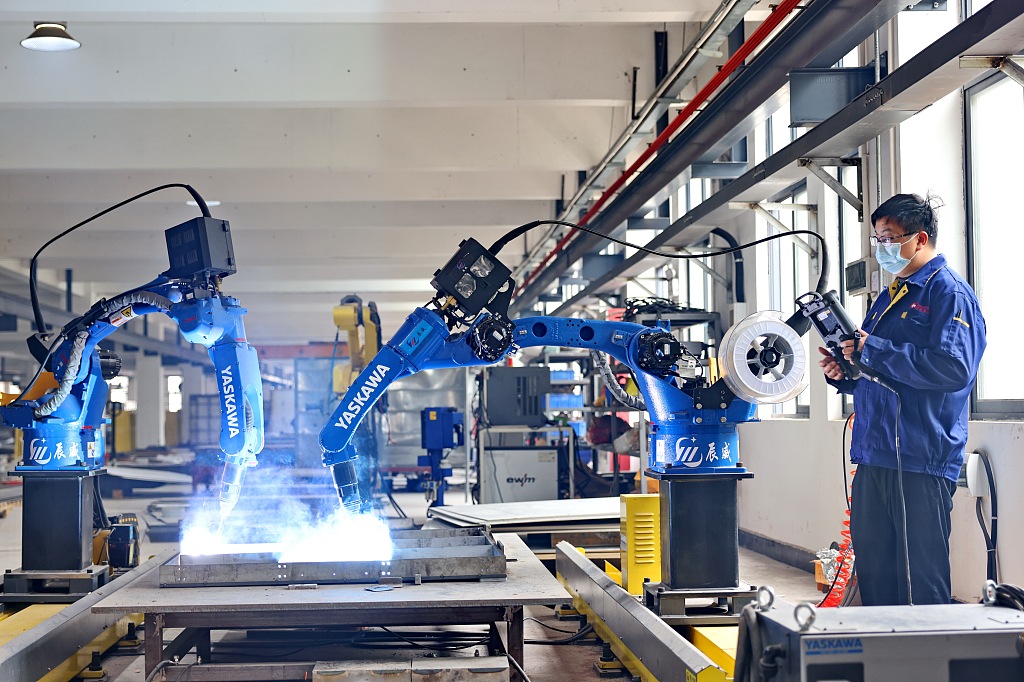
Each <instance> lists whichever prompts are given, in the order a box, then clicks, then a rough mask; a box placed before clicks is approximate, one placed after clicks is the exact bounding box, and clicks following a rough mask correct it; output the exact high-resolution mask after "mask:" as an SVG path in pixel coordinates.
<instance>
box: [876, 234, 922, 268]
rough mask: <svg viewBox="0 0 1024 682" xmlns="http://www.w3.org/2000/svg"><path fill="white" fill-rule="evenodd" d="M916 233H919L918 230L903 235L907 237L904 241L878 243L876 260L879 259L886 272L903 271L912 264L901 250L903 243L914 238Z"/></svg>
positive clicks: (879, 263)
mask: <svg viewBox="0 0 1024 682" xmlns="http://www.w3.org/2000/svg"><path fill="white" fill-rule="evenodd" d="M915 235H917V232H911V233H909V234H905V235H903V236H905V237H907V238H906V239H904V240H903V241H902V242H893V243H892V244H876V245H875V260H876V261H878V265H879V266H880V267H881V268H882V269H883V270H885V271H886V272H891V273H892V274H894V275H898V274H900V273H901V272H903V270H904V268H906V267H907V266H908V265H910V259H909V258H904V257H903V256H901V255H900V251H901V250H902V249H903V245H904V244H906V243H907V242H909V241H910V240H911V239H913V238H914V236H915Z"/></svg>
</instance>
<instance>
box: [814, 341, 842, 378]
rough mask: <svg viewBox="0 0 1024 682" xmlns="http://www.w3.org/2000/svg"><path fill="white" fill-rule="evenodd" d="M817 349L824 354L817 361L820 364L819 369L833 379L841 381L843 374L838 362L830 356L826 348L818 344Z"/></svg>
mask: <svg viewBox="0 0 1024 682" xmlns="http://www.w3.org/2000/svg"><path fill="white" fill-rule="evenodd" d="M818 351H820V352H821V354H822V355H824V356H825V357H823V358H822V359H821V361H820V362H819V363H818V364H820V365H821V370H822V371H823V372H825V376H827V377H828V378H829V379H834V380H835V381H842V380H843V376H844V375H843V370H841V369H839V363H838V362H836V359H835V358H834V357H832V354H831V353H829V352H828V350H827V349H826V348H822V347H821V346H818Z"/></svg>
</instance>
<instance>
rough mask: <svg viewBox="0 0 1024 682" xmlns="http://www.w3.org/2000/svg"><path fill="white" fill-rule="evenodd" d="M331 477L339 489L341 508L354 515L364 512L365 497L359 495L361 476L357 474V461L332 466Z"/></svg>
mask: <svg viewBox="0 0 1024 682" xmlns="http://www.w3.org/2000/svg"><path fill="white" fill-rule="evenodd" d="M331 475H332V476H333V477H334V485H335V487H336V488H337V489H338V498H339V499H340V500H341V506H342V507H344V508H345V510H346V511H349V512H351V513H353V514H359V513H360V512H362V510H363V497H362V495H361V494H360V493H359V475H358V473H357V472H356V463H355V460H348V461H347V462H339V463H338V464H333V465H331Z"/></svg>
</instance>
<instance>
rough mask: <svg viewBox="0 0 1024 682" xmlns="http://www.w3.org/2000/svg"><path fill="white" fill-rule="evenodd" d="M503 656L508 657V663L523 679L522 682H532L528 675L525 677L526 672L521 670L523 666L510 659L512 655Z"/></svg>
mask: <svg viewBox="0 0 1024 682" xmlns="http://www.w3.org/2000/svg"><path fill="white" fill-rule="evenodd" d="M505 656H506V657H508V662H509V663H511V664H512V667H514V668H515V669H516V670H518V671H519V675H520V677H522V678H523V682H532V681H531V680H530V677H529V675H527V674H526V671H525V670H523V666H521V665H519V661H517V660H516V659H514V658H512V654H505Z"/></svg>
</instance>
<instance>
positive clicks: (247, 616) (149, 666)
mask: <svg viewBox="0 0 1024 682" xmlns="http://www.w3.org/2000/svg"><path fill="white" fill-rule="evenodd" d="M495 539H497V540H499V541H500V542H502V543H503V544H504V547H505V556H506V557H507V573H508V577H507V579H506V580H499V581H466V582H455V581H451V582H424V583H423V584H422V585H405V586H404V587H402V588H398V589H394V590H390V591H383V592H369V591H367V590H366V587H367V585H320V586H319V587H318V588H317V589H315V590H296V589H287V588H286V587H285V586H284V585H281V586H277V585H274V586H260V587H180V588H179V587H174V588H171V587H165V588H161V587H160V586H159V570H158V566H154V567H153V569H152V570H150V571H149V572H148V573H147V574H145V575H143V576H141V577H140V578H139V579H138V580H136V581H134V582H132V583H131V584H129V585H127V586H126V587H125V588H124V589H121V590H117V591H116V592H114V593H113V594H111V595H109V596H108V597H106V598H105V599H103V600H102V601H100V602H99V603H97V604H96V605H95V606H93V609H92V610H93V612H95V613H142V614H144V615H145V628H146V642H145V647H146V675H147V676H148V675H149V674H150V673H151V672H152V670H153V669H154V668H155V667H156V666H157V664H158V663H159V662H160V661H161V660H164V659H169V658H171V657H173V656H176V655H177V656H181V655H184V654H185V653H187V652H188V651H190V650H191V649H192V647H193V646H194V647H195V648H196V651H197V653H198V654H200V655H201V656H202V657H203V660H204V661H208V660H210V659H209V654H210V631H211V630H218V629H220V630H224V629H256V628H271V627H273V628H289V627H316V626H337V625H363V626H374V625H385V626H387V625H451V624H459V625H478V624H487V625H491V631H492V637H493V636H496V629H495V625H496V624H497V623H500V622H505V623H506V624H507V626H508V634H507V641H506V643H505V647H506V650H507V653H508V654H510V655H511V656H512V657H513V658H514V659H515V660H516V661H517V662H518V663H519V664H520V665H522V664H523V649H524V642H523V607H524V606H526V605H554V604H562V603H566V602H568V601H569V599H570V597H569V595H568V594H567V593H566V591H565V589H564V588H563V587H562V586H561V585H560V584H559V582H558V581H557V580H556V579H555V578H554V577H553V576H552V575H551V574H550V573H549V572H548V571H547V570H546V569H545V568H544V566H543V565H542V564H541V562H540V560H538V559H537V558H536V557H535V556H534V555H533V553H532V552H531V551H530V550H529V548H528V547H527V546H526V544H525V543H524V542H523V541H522V540H521V539H520V538H519V536H517V535H515V534H511V533H509V534H500V535H496V536H495ZM166 628H185V629H184V631H183V632H182V633H181V634H180V635H179V636H178V637H177V638H176V639H175V640H174V641H172V642H170V643H168V644H167V645H166V646H165V645H164V642H163V636H164V630H165V629H166ZM201 668H202V666H197V667H195V668H192V670H191V673H192V675H193V677H195V679H200V678H199V677H196V675H197V674H198V673H200V671H201ZM518 677H519V676H518V674H514V675H513V679H518ZM204 679H205V678H204ZM218 679H227V678H218Z"/></svg>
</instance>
